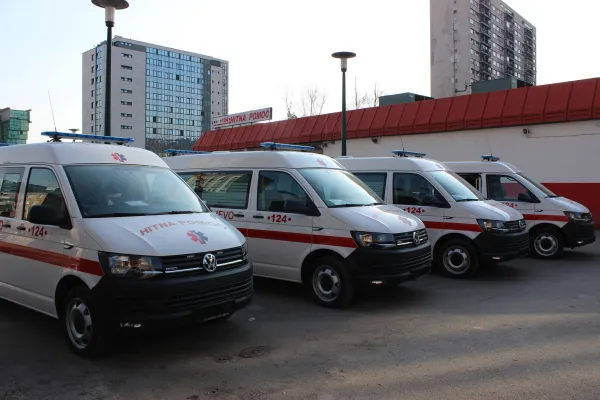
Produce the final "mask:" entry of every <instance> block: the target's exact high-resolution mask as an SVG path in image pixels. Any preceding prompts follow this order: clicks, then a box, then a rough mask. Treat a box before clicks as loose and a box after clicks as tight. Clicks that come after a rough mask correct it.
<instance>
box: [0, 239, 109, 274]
mask: <svg viewBox="0 0 600 400" xmlns="http://www.w3.org/2000/svg"><path fill="white" fill-rule="evenodd" d="M3 248H6V250H3V252H5V253H12V255H14V256H17V257H23V258H28V259H30V260H35V261H40V262H43V263H46V264H51V265H56V266H58V267H63V268H67V269H72V270H74V271H79V272H84V273H86V274H91V275H96V276H103V275H104V271H102V267H100V263H99V262H98V261H92V260H86V259H85V258H76V257H69V256H63V255H62V254H59V253H53V252H51V251H46V250H40V249H34V248H31V247H25V246H20V245H14V244H13V245H12V246H8V245H6V246H5V247H0V250H1V249H3Z"/></svg>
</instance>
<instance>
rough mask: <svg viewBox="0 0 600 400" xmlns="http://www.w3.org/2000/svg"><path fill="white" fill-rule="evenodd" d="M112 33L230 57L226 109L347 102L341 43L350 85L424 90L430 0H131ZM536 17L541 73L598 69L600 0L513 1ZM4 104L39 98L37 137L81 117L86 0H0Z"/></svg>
mask: <svg viewBox="0 0 600 400" xmlns="http://www.w3.org/2000/svg"><path fill="white" fill-rule="evenodd" d="M129 3H130V8H129V9H127V10H124V11H120V12H117V20H116V27H115V29H114V34H115V35H119V36H123V37H128V38H132V39H137V40H142V41H145V42H150V43H156V44H160V45H163V46H169V47H174V48H178V49H184V50H188V51H193V52H197V53H201V54H205V55H209V56H213V57H217V58H221V59H225V60H228V61H229V62H230V66H229V71H230V80H229V107H230V108H229V112H230V113H235V112H241V111H246V110H252V109H257V108H263V107H273V112H274V117H275V119H282V118H284V117H285V110H284V103H283V100H282V98H283V96H284V93H285V92H286V90H289V91H290V92H293V93H294V95H295V98H296V99H297V100H298V102H299V100H300V96H301V94H302V91H303V90H304V88H305V87H317V88H319V90H321V91H323V92H325V93H326V95H327V103H326V105H325V111H326V112H331V111H337V110H339V109H340V107H341V106H340V102H341V93H340V90H341V89H340V85H341V82H340V80H341V73H340V70H339V61H337V60H334V59H332V58H331V53H333V52H335V51H342V50H346V51H353V52H355V53H357V54H358V56H357V58H355V59H353V60H351V61H350V63H349V70H348V86H349V87H348V90H349V92H352V91H353V90H354V89H353V88H354V81H355V79H356V81H357V82H358V87H359V90H361V91H366V90H371V89H372V88H373V86H374V85H375V84H377V85H378V87H380V88H381V89H383V90H384V91H385V93H387V94H391V93H401V92H415V93H419V94H424V95H429V94H430V86H429V0H371V1H355V0H340V1H338V0H318V1H317V0H304V1H302V2H296V1H290V0H253V1H246V0H235V1H233V0H212V1H205V0H169V1H159V0H130V2H129ZM508 4H509V5H510V6H511V7H513V8H514V9H515V10H516V11H518V12H519V13H521V14H522V15H523V16H524V17H525V18H527V19H528V20H529V21H530V22H532V23H533V24H534V25H535V26H536V27H537V35H538V37H537V45H538V47H537V57H538V59H537V61H538V84H546V83H553V82H561V81H567V80H576V79H584V78H592V77H597V76H600V71H599V65H600V63H599V62H600V55H599V53H598V48H597V47H596V46H597V39H598V32H599V27H598V16H600V1H599V0H571V1H564V0H560V1H559V0H510V1H509V2H508ZM0 15H1V16H2V22H1V23H0V43H1V47H0V48H1V56H0V60H1V62H0V108H4V107H11V108H15V109H32V121H33V123H32V124H31V126H30V133H29V138H30V142H34V141H41V140H44V139H42V138H41V136H39V132H41V131H44V130H53V122H52V114H51V112H50V106H49V102H48V91H50V94H51V96H52V103H53V106H54V113H55V117H56V125H57V128H58V130H59V131H67V130H68V129H69V128H80V127H81V54H82V53H83V52H84V51H86V50H89V49H91V48H92V47H94V46H95V45H96V44H98V43H100V42H101V41H103V40H104V39H105V37H106V28H105V27H104V11H103V10H101V9H99V8H96V7H95V6H93V5H92V3H91V1H90V0H52V1H50V0H18V1H11V0H0Z"/></svg>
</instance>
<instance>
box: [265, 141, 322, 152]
mask: <svg viewBox="0 0 600 400" xmlns="http://www.w3.org/2000/svg"><path fill="white" fill-rule="evenodd" d="M260 147H264V148H265V149H269V150H296V151H312V150H314V149H315V148H314V147H312V146H301V145H299V144H286V143H275V142H264V143H261V144H260Z"/></svg>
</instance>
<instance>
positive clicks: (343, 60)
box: [331, 51, 356, 72]
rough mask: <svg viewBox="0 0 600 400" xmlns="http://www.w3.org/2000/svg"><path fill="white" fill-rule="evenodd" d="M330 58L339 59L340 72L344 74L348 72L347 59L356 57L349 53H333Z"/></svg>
mask: <svg viewBox="0 0 600 400" xmlns="http://www.w3.org/2000/svg"><path fill="white" fill-rule="evenodd" d="M331 57H333V58H339V59H340V63H341V67H342V72H346V71H347V70H348V59H349V58H354V57H356V54H355V53H352V52H350V51H338V52H337V53H333V54H332V55H331Z"/></svg>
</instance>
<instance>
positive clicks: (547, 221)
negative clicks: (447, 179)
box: [444, 161, 596, 258]
mask: <svg viewBox="0 0 600 400" xmlns="http://www.w3.org/2000/svg"><path fill="white" fill-rule="evenodd" d="M444 165H445V166H446V167H447V168H449V169H451V170H452V171H454V172H456V173H457V174H458V175H460V176H461V177H463V179H465V180H466V181H468V182H469V183H470V184H471V185H473V186H474V187H475V188H476V189H477V190H479V191H480V192H481V193H483V194H484V196H485V197H486V198H489V199H493V200H496V201H499V202H502V203H503V204H505V205H506V206H509V207H512V208H514V209H516V210H519V212H521V214H523V216H524V217H525V220H526V221H527V230H528V232H529V235H530V244H531V246H530V250H531V252H532V254H533V255H534V256H537V257H540V258H557V257H559V256H560V255H561V254H562V250H563V249H564V247H570V248H575V247H580V246H584V245H586V244H589V243H593V242H595V241H596V234H595V226H594V220H593V218H592V214H591V213H590V210H589V209H588V208H586V207H585V206H583V205H582V204H579V203H577V202H575V201H573V200H569V199H568V198H566V197H562V196H557V195H556V194H554V193H552V191H550V190H549V189H548V188H546V187H545V186H543V185H542V184H540V183H538V182H536V181H535V180H533V179H531V178H529V177H528V176H527V175H526V174H525V173H523V172H522V171H521V170H519V169H518V168H517V167H515V166H514V165H511V164H509V163H506V162H501V161H457V162H446V163H444Z"/></svg>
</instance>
